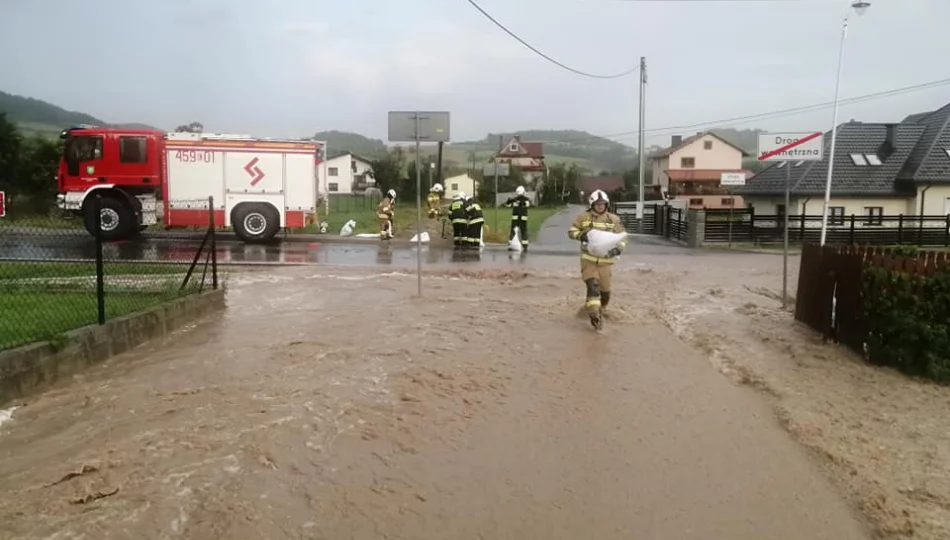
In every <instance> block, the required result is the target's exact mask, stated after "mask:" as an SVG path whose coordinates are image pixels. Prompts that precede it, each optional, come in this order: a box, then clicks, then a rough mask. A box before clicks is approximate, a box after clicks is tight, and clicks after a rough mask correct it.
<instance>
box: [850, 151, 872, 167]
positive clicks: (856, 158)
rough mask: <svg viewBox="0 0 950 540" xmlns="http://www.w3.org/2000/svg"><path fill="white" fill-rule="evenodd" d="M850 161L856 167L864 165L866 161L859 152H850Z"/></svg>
mask: <svg viewBox="0 0 950 540" xmlns="http://www.w3.org/2000/svg"><path fill="white" fill-rule="evenodd" d="M851 163H854V164H855V165H857V166H858V167H864V166H865V165H867V164H868V162H867V161H866V160H865V159H864V156H863V155H861V154H851Z"/></svg>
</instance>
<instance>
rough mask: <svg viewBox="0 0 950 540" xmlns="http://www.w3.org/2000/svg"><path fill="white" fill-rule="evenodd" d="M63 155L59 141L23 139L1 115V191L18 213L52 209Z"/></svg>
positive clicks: (39, 138) (3, 115)
mask: <svg viewBox="0 0 950 540" xmlns="http://www.w3.org/2000/svg"><path fill="white" fill-rule="evenodd" d="M62 155H63V149H62V142H61V141H60V140H58V139H57V140H49V139H46V138H43V137H33V138H30V139H24V138H23V137H22V135H20V132H19V130H17V128H16V126H14V125H13V124H12V123H11V122H9V121H8V120H7V118H6V115H5V114H3V113H0V191H5V192H6V193H7V194H8V195H9V196H10V201H11V202H12V203H14V204H15V205H16V206H17V208H18V209H20V208H22V209H27V210H30V211H34V212H45V211H46V210H48V209H49V208H50V205H51V204H52V203H53V201H54V200H55V197H56V181H55V178H56V173H57V169H58V167H59V159H60V156H62Z"/></svg>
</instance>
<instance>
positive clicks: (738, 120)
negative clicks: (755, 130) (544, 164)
mask: <svg viewBox="0 0 950 540" xmlns="http://www.w3.org/2000/svg"><path fill="white" fill-rule="evenodd" d="M634 1H635V0H634ZM674 1H677V0H674ZM679 1H683V0H679ZM685 1H691V0H685ZM740 1H742V0H740ZM948 84H950V78H946V79H938V80H936V81H930V82H926V83H921V84H915V85H911V86H904V87H901V88H894V89H891V90H884V91H882V92H874V93H871V94H864V95H861V96H855V97H852V98H847V99H841V100H839V101H838V104H839V105H850V104H854V103H861V102H864V101H871V100H874V99H881V98H886V97H891V96H897V95H901V94H907V93H910V92H916V91H919V90H927V89H930V88H937V87H940V86H946V85H948ZM833 106H834V102H833V101H826V102H824V103H816V104H813V105H805V106H801V107H792V108H788V109H778V110H775V111H770V112H764V113H758V114H750V115H746V116H734V117H732V118H723V119H720V120H710V121H707V122H699V123H696V124H685V125H679V126H666V127H661V128H650V129H645V130H644V132H645V133H654V134H656V133H664V132H673V131H685V130H687V129H696V128H704V127H705V128H710V127H715V126H720V125H723V124H742V123H747V122H751V121H755V120H765V119H770V118H781V117H784V116H791V115H794V114H800V113H806V112H814V111H820V110H822V109H827V108H829V107H833ZM636 135H639V132H638V131H624V132H620V133H611V134H608V135H592V136H590V137H584V138H578V139H569V140H561V141H543V142H547V143H549V144H559V143H561V144H563V143H567V144H570V143H575V142H585V141H591V140H596V139H623V138H628V137H630V136H636Z"/></svg>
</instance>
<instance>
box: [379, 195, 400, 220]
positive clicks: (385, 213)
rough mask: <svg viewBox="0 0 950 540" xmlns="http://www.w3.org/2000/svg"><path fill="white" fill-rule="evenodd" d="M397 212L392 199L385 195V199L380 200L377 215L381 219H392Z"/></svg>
mask: <svg viewBox="0 0 950 540" xmlns="http://www.w3.org/2000/svg"><path fill="white" fill-rule="evenodd" d="M395 214H396V209H395V207H394V205H393V201H392V199H390V198H389V197H383V200H381V201H379V204H378V205H377V206H376V217H377V218H379V219H389V220H392V219H393V216H394V215H395Z"/></svg>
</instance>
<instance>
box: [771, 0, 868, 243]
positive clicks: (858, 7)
mask: <svg viewBox="0 0 950 540" xmlns="http://www.w3.org/2000/svg"><path fill="white" fill-rule="evenodd" d="M870 6H871V2H867V1H865V0H853V1H852V2H851V8H852V9H854V12H855V13H857V14H858V16H859V17H860V16H861V15H864V12H865V11H867V10H868V8H869V7H870ZM847 36H848V14H847V13H845V16H844V21H843V22H842V23H841V44H840V45H839V47H838V74H837V75H836V76H835V102H834V114H833V119H832V122H831V155H830V156H828V177H827V178H826V179H825V205H824V208H823V209H822V211H821V245H822V246H824V245H825V239H826V238H827V237H828V205H829V204H830V203H831V176H832V174H833V172H834V168H835V143H837V142H838V92H839V91H840V90H841V63H842V61H843V60H844V40H845V38H846V37H847ZM786 211H787V210H786Z"/></svg>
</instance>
